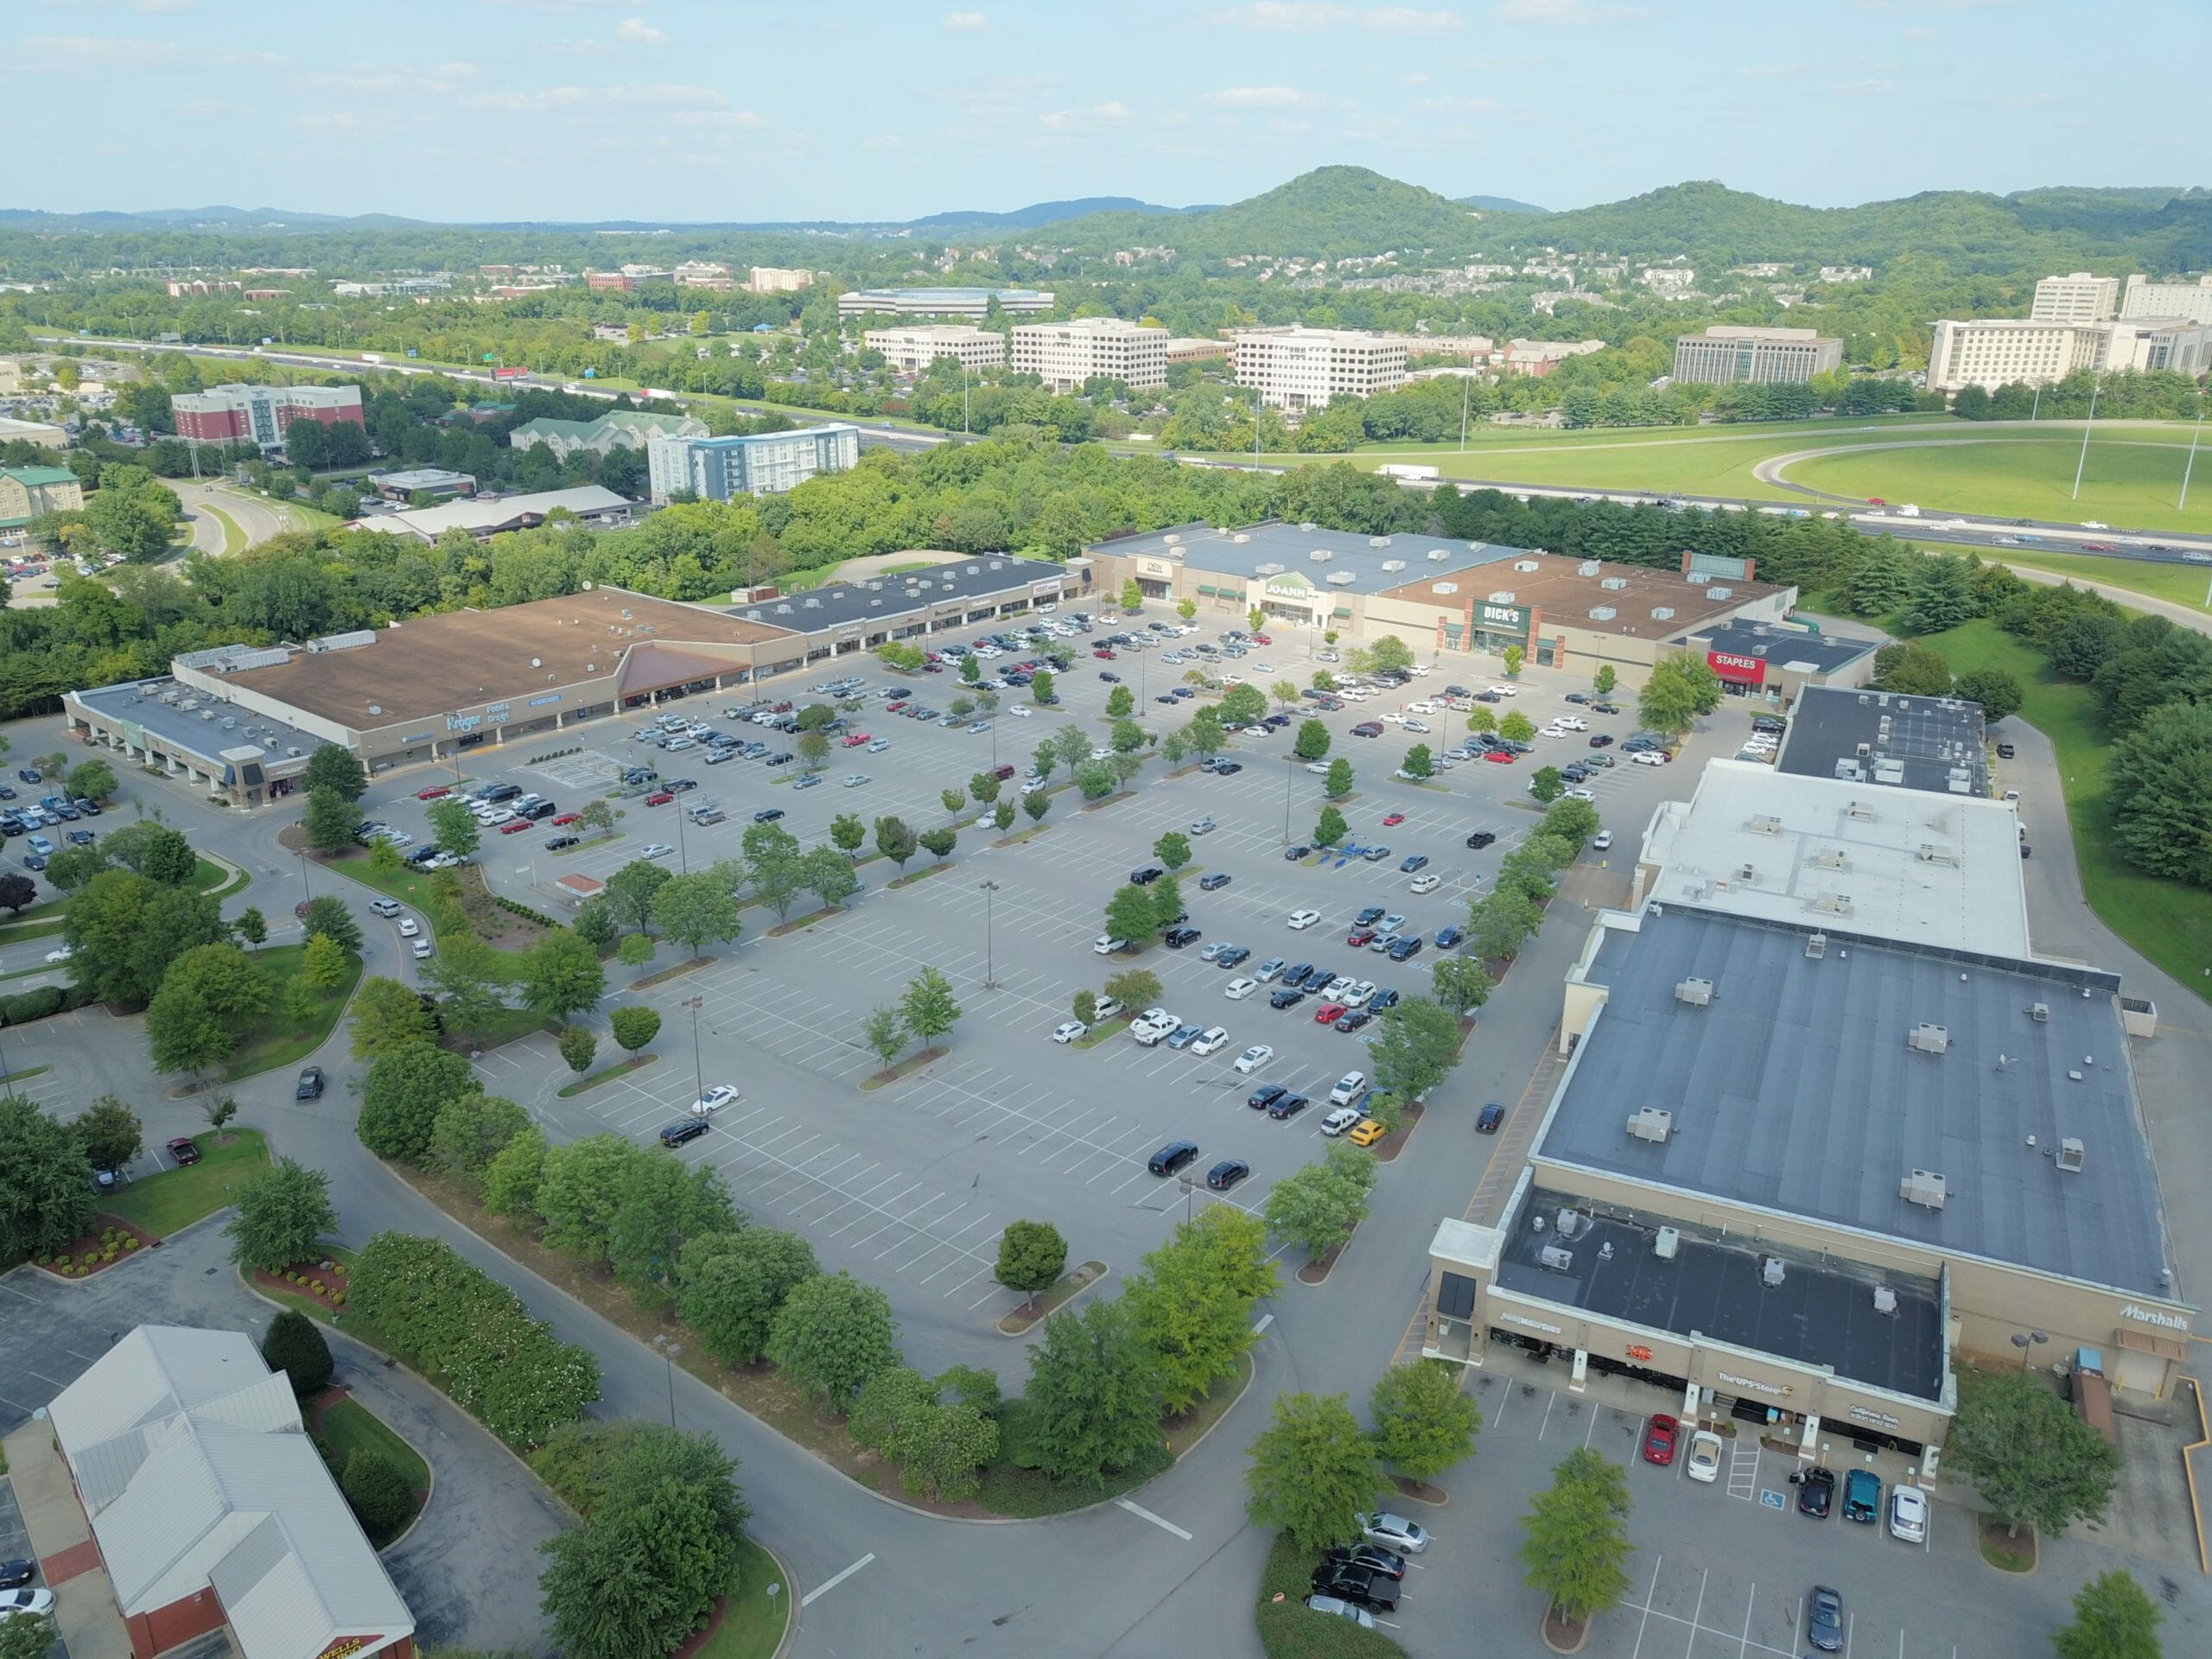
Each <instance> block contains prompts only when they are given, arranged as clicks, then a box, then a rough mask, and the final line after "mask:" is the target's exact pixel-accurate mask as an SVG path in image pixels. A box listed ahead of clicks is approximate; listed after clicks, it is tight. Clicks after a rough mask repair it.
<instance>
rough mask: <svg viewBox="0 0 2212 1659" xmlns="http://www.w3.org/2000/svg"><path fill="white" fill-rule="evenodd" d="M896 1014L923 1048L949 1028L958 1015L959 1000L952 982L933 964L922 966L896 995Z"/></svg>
mask: <svg viewBox="0 0 2212 1659" xmlns="http://www.w3.org/2000/svg"><path fill="white" fill-rule="evenodd" d="M899 1018H900V1019H901V1020H905V1021H906V1029H907V1030H908V1031H910V1032H912V1033H913V1035H914V1038H915V1039H916V1040H917V1041H918V1042H919V1043H920V1044H921V1045H922V1046H923V1048H925V1049H927V1048H928V1047H929V1046H931V1044H932V1043H934V1042H935V1041H936V1040H937V1039H938V1038H940V1037H943V1036H944V1035H945V1034H947V1033H949V1032H950V1031H951V1029H952V1027H954V1026H955V1025H956V1024H957V1023H958V1021H959V1019H960V1004H959V1003H958V1002H957V1001H954V1000H953V995H952V982H951V981H950V980H948V979H947V978H945V976H944V975H943V974H941V973H939V972H938V970H937V969H934V968H929V967H925V968H924V969H922V970H921V971H920V972H919V973H918V974H916V975H915V976H913V977H912V979H910V980H908V981H907V982H906V992H905V994H904V995H901V996H900V997H899Z"/></svg>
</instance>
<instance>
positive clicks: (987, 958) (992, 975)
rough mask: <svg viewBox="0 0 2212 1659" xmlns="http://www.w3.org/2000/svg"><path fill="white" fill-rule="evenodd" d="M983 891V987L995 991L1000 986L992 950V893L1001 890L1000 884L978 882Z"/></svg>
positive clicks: (990, 881) (985, 881)
mask: <svg viewBox="0 0 2212 1659" xmlns="http://www.w3.org/2000/svg"><path fill="white" fill-rule="evenodd" d="M976 885H977V886H978V887H981V888H982V893H983V988H984V989H985V990H987V991H995V990H996V989H998V988H999V976H998V966H997V958H996V957H995V956H994V955H993V954H992V950H991V895H992V894H994V893H997V892H998V891H999V884H998V883H997V882H995V881H992V880H983V881H981V882H978V883H977V884H976Z"/></svg>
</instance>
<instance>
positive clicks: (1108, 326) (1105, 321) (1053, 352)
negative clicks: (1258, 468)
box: [1007, 317, 1404, 391]
mask: <svg viewBox="0 0 2212 1659" xmlns="http://www.w3.org/2000/svg"><path fill="white" fill-rule="evenodd" d="M1007 358H1008V362H1009V364H1010V365H1011V366H1012V368H1013V370H1014V372H1015V373H1016V374H1034V375H1037V376H1039V378H1042V379H1043V381H1044V382H1045V385H1046V387H1048V388H1049V389H1050V390H1052V391H1081V390H1082V389H1083V385H1084V382H1085V381H1087V380H1090V379H1091V378H1095V377H1097V376H1101V375H1103V376H1105V377H1106V378H1109V379H1113V380H1121V381H1124V382H1126V383H1127V384H1128V385H1130V386H1133V387H1137V388H1145V387H1151V386H1164V385H1166V384H1167V331H1166V329H1165V328H1145V327H1139V326H1138V325H1137V324H1135V323H1134V322H1129V321H1124V320H1123V319H1122V318H1120V317H1077V318H1076V319H1074V320H1073V321H1068V322H1036V323H1024V324H1022V325H1021V326H1020V327H1017V328H1015V329H1014V332H1013V334H1012V337H1011V340H1010V343H1009V347H1008V353H1007ZM1399 366H1400V367H1401V368H1403V367H1404V359H1403V356H1402V355H1401V357H1400V359H1399Z"/></svg>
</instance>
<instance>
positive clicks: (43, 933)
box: [0, 911, 67, 944]
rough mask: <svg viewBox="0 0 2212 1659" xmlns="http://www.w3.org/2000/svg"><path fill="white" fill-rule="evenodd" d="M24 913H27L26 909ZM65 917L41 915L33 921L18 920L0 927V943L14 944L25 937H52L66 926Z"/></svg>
mask: <svg viewBox="0 0 2212 1659" xmlns="http://www.w3.org/2000/svg"><path fill="white" fill-rule="evenodd" d="M24 914H26V915H29V912H28V911H26V912H24ZM66 925H67V918H64V917H60V916H46V917H41V918H40V919H39V920H37V921H35V922H20V923H17V924H16V925H14V926H11V927H5V928H0V944H20V943H21V942H22V941H23V940H25V939H47V938H53V937H54V935H55V934H56V933H59V932H60V931H61V930H62V928H63V927H64V926H66Z"/></svg>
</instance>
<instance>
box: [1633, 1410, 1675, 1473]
mask: <svg viewBox="0 0 2212 1659" xmlns="http://www.w3.org/2000/svg"><path fill="white" fill-rule="evenodd" d="M1681 1432H1682V1426H1681V1423H1680V1422H1679V1421H1676V1420H1675V1419H1674V1418H1672V1417H1669V1415H1668V1414H1666V1413H1665V1412H1663V1411H1655V1412H1653V1413H1652V1414H1651V1419H1650V1421H1649V1422H1647V1423H1645V1424H1644V1426H1643V1460H1644V1461H1645V1462H1646V1463H1661V1464H1665V1463H1672V1462H1673V1461H1674V1460H1675V1440H1676V1439H1677V1438H1678V1437H1679V1436H1680V1435H1681Z"/></svg>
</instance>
